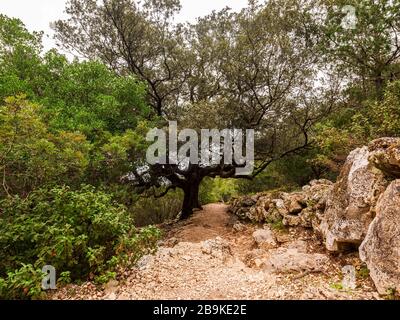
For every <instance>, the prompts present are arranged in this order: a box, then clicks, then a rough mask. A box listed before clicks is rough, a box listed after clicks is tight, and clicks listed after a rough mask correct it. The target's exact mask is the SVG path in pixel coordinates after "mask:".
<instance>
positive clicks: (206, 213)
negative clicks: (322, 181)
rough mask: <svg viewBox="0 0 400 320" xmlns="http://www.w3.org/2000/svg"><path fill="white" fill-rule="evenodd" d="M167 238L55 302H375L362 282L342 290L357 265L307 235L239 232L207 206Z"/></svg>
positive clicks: (221, 208)
mask: <svg viewBox="0 0 400 320" xmlns="http://www.w3.org/2000/svg"><path fill="white" fill-rule="evenodd" d="M257 230H258V231H257ZM256 231H257V232H256ZM165 232H166V237H165V240H164V241H163V243H161V245H160V248H159V250H158V252H157V254H156V255H155V256H146V257H144V258H143V259H142V260H141V261H140V262H139V264H138V266H137V267H136V268H134V269H132V270H129V271H128V272H127V273H126V274H125V275H124V276H122V277H121V279H119V281H111V282H110V283H109V284H107V285H106V286H105V287H98V286H95V285H94V284H92V283H86V284H84V285H82V286H75V285H71V286H68V287H66V288H63V289H61V290H60V291H58V292H57V293H56V294H55V295H54V297H53V298H54V299H109V300H115V299H120V300H129V299H135V300H142V299H151V300H153V299H222V300H223V299H233V300H235V299H251V300H253V299H262V300H265V299H281V300H282V299H378V298H379V296H378V294H377V293H376V291H375V289H374V287H373V284H372V283H371V281H370V280H369V279H368V278H366V279H365V278H361V277H357V288H356V289H354V290H350V289H348V290H344V289H343V288H342V285H341V282H342V278H343V276H342V273H341V270H342V267H343V266H345V265H353V266H355V267H356V268H359V265H360V261H359V260H358V258H357V257H356V256H354V255H351V254H350V255H346V256H338V257H331V256H329V255H327V254H326V253H325V251H324V250H323V248H322V246H321V244H320V242H319V240H318V239H317V238H316V237H315V236H314V235H313V234H312V233H311V232H310V231H306V230H299V229H298V228H297V229H293V230H289V231H276V230H271V229H269V228H268V227H267V228H265V229H263V228H262V226H261V227H260V226H255V225H243V224H240V223H238V222H237V221H236V220H235V218H234V217H233V216H232V215H230V214H229V213H228V207H227V206H225V205H222V204H211V205H208V206H205V208H204V210H203V211H200V212H197V213H196V214H195V215H194V216H193V217H192V218H191V219H189V220H188V221H185V222H180V223H178V224H176V225H174V226H166V227H165ZM255 232H256V233H255ZM255 240H256V241H255ZM257 242H258V243H257Z"/></svg>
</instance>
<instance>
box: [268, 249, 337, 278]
mask: <svg viewBox="0 0 400 320" xmlns="http://www.w3.org/2000/svg"><path fill="white" fill-rule="evenodd" d="M328 267H329V258H328V257H327V256H326V255H323V254H318V253H314V254H308V253H305V252H304V251H303V250H299V249H298V248H289V249H283V248H281V249H278V250H276V252H275V253H273V254H272V255H271V256H270V257H269V258H268V259H267V260H266V261H265V270H266V271H270V272H274V273H291V272H302V271H309V272H323V271H325V270H327V268H328Z"/></svg>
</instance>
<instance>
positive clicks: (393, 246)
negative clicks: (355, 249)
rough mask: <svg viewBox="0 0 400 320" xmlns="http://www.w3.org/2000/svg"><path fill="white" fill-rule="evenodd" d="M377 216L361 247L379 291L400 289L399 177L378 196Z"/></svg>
mask: <svg viewBox="0 0 400 320" xmlns="http://www.w3.org/2000/svg"><path fill="white" fill-rule="evenodd" d="M376 213H377V216H376V218H375V219H374V221H373V222H372V224H371V226H370V228H369V231H368V233H367V236H366V238H365V240H364V242H363V243H362V245H361V246H360V257H361V259H362V260H363V261H364V262H365V263H366V264H367V266H368V269H369V270H370V275H371V278H372V279H373V281H374V283H375V286H376V288H377V290H378V292H379V293H380V294H387V291H388V290H389V289H395V290H396V291H397V292H400V180H395V181H393V182H392V183H391V184H390V185H389V187H388V188H387V189H386V191H385V193H384V194H383V195H382V196H381V197H380V198H379V201H378V203H377V205H376Z"/></svg>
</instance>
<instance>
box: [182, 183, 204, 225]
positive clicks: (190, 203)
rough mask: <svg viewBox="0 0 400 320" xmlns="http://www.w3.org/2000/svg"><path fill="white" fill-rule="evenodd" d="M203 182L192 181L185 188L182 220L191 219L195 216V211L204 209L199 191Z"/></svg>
mask: <svg viewBox="0 0 400 320" xmlns="http://www.w3.org/2000/svg"><path fill="white" fill-rule="evenodd" d="M200 184H201V181H199V180H196V181H191V183H190V184H188V185H187V186H186V187H185V188H183V192H184V199H183V205H182V212H181V220H185V219H187V218H189V217H190V216H191V215H192V214H193V210H194V209H202V208H201V204H200V201H199V190H200Z"/></svg>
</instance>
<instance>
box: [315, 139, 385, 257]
mask: <svg viewBox="0 0 400 320" xmlns="http://www.w3.org/2000/svg"><path fill="white" fill-rule="evenodd" d="M372 152H373V151H370V150H369V149H368V147H363V148H359V149H356V150H354V151H353V152H351V153H350V155H349V156H348V158H347V160H346V163H345V165H344V167H343V169H342V171H341V173H340V176H339V178H338V181H337V182H336V184H335V185H334V187H333V190H332V191H331V192H330V194H329V195H328V199H327V204H326V210H325V213H324V214H323V217H322V222H321V224H320V226H319V227H318V229H319V231H320V232H321V233H322V234H323V236H324V238H325V244H326V248H327V249H328V250H330V251H340V250H342V249H344V248H346V247H348V246H349V245H353V246H355V247H358V246H359V245H360V244H361V242H362V241H363V240H364V238H365V235H366V233H367V230H368V227H369V225H370V224H371V222H372V220H373V218H374V216H375V205H376V201H377V198H378V197H379V195H380V194H381V193H382V192H383V191H384V190H385V187H386V185H387V181H386V180H385V178H384V175H383V173H382V172H381V171H380V170H378V169H376V168H375V167H374V166H372V165H371V164H370V163H369V157H370V156H371V154H372Z"/></svg>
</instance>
